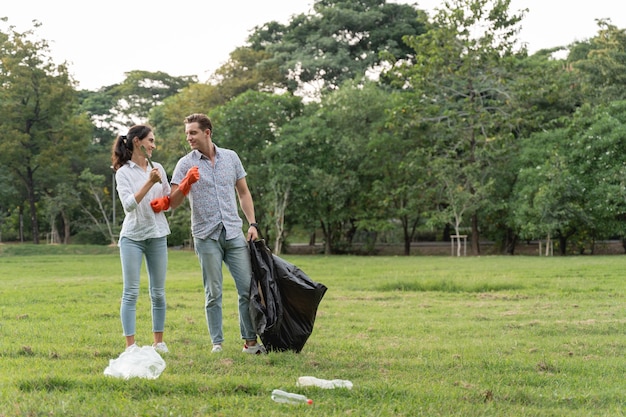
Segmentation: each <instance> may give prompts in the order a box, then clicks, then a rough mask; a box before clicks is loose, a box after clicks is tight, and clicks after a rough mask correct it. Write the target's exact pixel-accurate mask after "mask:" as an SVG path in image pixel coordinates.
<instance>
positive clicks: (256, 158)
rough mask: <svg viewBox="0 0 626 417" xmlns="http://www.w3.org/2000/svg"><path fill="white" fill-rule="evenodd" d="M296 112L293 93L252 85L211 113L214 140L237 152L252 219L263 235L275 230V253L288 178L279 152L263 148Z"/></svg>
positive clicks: (274, 141)
mask: <svg viewBox="0 0 626 417" xmlns="http://www.w3.org/2000/svg"><path fill="white" fill-rule="evenodd" d="M301 112H302V100H301V99H300V98H299V97H295V96H293V95H291V94H282V95H277V94H271V93H263V92H257V91H253V90H248V91H247V92H245V93H243V94H241V95H239V96H237V97H235V98H233V99H232V100H231V101H229V102H228V103H227V104H225V105H223V106H221V107H218V108H216V109H214V110H213V111H212V112H211V117H212V121H213V126H214V141H215V143H216V144H217V145H218V146H222V147H225V148H230V149H233V150H235V151H236V152H237V153H238V154H239V157H240V158H241V161H242V163H243V165H244V167H245V169H246V170H247V173H248V179H247V181H248V185H249V187H250V190H251V192H252V193H253V195H254V198H255V212H256V219H257V221H258V223H260V224H261V225H262V226H261V227H262V229H263V230H262V232H263V233H262V234H263V235H264V236H265V237H266V238H268V239H269V235H270V233H271V232H274V233H275V235H274V236H275V247H274V249H275V251H276V253H280V249H281V247H282V239H284V212H285V210H286V205H287V204H288V202H289V191H290V188H291V187H290V183H291V181H292V177H291V175H289V170H288V169H287V168H286V167H287V165H286V164H285V163H284V159H283V157H282V155H276V154H272V153H271V152H266V150H267V149H268V148H271V147H275V146H276V145H277V144H278V143H279V142H280V140H281V138H280V136H279V132H280V129H281V127H282V126H283V125H285V124H286V123H288V122H289V121H290V120H292V119H294V118H296V117H298V116H299V115H300V114H301ZM270 225H275V226H276V227H275V228H271V227H270Z"/></svg>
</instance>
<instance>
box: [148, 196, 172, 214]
mask: <svg viewBox="0 0 626 417" xmlns="http://www.w3.org/2000/svg"><path fill="white" fill-rule="evenodd" d="M150 206H151V207H152V211H154V212H155V213H160V212H162V211H165V210H167V209H168V208H170V196H169V195H166V196H165V197H160V198H155V199H154V200H152V201H151V202H150Z"/></svg>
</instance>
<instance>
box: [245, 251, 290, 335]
mask: <svg viewBox="0 0 626 417" xmlns="http://www.w3.org/2000/svg"><path fill="white" fill-rule="evenodd" d="M248 245H249V246H250V261H251V264H252V280H251V282H250V307H249V310H250V317H252V323H253V324H254V327H255V330H256V333H257V334H258V335H270V334H276V333H278V331H279V329H280V323H281V322H282V320H283V304H282V302H281V300H280V292H279V291H278V285H277V284H276V280H275V279H274V277H275V276H276V272H275V271H274V262H273V259H272V252H271V251H270V250H269V248H268V247H267V246H265V242H264V241H263V240H257V241H256V242H252V241H250V242H248Z"/></svg>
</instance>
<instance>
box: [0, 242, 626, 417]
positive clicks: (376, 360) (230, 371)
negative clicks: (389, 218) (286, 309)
mask: <svg viewBox="0 0 626 417" xmlns="http://www.w3.org/2000/svg"><path fill="white" fill-rule="evenodd" d="M8 246H9V245H4V246H2V245H0V369H1V371H0V416H53V415H54V416H244V415H251V416H292V415H311V416H623V415H625V414H626V396H625V395H624V393H625V392H626V382H625V378H624V375H623V374H624V369H626V358H625V355H624V352H625V350H626V338H625V337H624V330H625V323H626V318H625V311H624V297H625V293H626V282H625V280H624V270H625V268H624V265H625V264H626V258H625V257H623V256H579V257H551V258H550V257H547V258H546V257H538V256H514V257H505V256H484V257H467V258H456V257H447V256H438V257H426V256H424V257H420V256H413V257H392V256H388V257H387V256H384V257H356V256H332V257H327V256H296V255H291V256H287V255H286V256H285V257H284V258H285V259H286V260H288V261H290V262H292V263H294V264H295V265H297V266H299V267H300V268H301V269H302V270H303V271H305V272H306V273H307V274H308V275H309V276H310V277H311V278H312V279H313V280H315V281H319V282H321V283H323V284H325V285H326V286H327V287H328V292H327V293H326V295H325V297H324V299H323V300H322V302H321V304H320V307H319V310H318V315H317V321H316V323H315V329H314V331H313V334H312V335H311V337H310V338H309V340H308V342H307V344H306V345H305V347H304V349H303V350H302V352H301V353H299V354H295V353H292V352H285V353H270V354H268V355H263V356H249V355H244V354H243V353H241V345H242V344H241V341H240V340H239V332H238V322H237V310H236V294H235V289H234V284H233V281H232V278H231V277H230V275H228V273H226V278H225V281H224V283H225V293H224V331H225V337H226V342H225V344H224V352H223V353H222V354H219V355H215V354H211V353H210V348H211V343H210V339H209V336H208V332H207V328H206V322H205V319H204V309H203V291H202V285H201V278H200V273H199V266H198V263H197V260H196V257H195V255H194V254H193V253H192V252H189V251H171V252H170V255H169V256H170V258H169V259H170V264H169V275H168V282H167V301H168V316H167V322H166V333H165V341H166V342H167V344H168V346H169V348H170V351H171V353H169V354H165V355H163V356H164V359H165V362H166V364H167V367H166V369H165V371H164V372H163V374H162V375H161V376H160V377H159V378H158V379H156V380H143V379H131V380H120V379H116V378H111V377H106V376H104V375H103V371H104V369H105V368H106V366H107V365H108V362H109V360H110V359H114V358H116V357H117V356H118V355H119V354H120V353H121V351H122V350H123V347H124V341H123V337H122V331H121V324H120V319H119V302H120V295H121V272H120V264H119V256H118V254H117V251H116V249H114V248H89V247H70V248H64V247H61V246H52V247H48V246H44V245H41V246H32V245H19V246H16V247H8ZM137 341H138V343H139V344H140V345H143V344H149V343H150V342H151V329H150V311H149V298H148V292H147V279H146V278H145V276H144V277H143V278H142V288H141V296H140V301H139V304H138V317H137ZM304 375H311V376H316V377H318V378H324V379H335V378H338V379H347V380H350V381H352V382H353V384H354V388H353V389H352V390H346V389H335V390H324V389H320V388H309V387H307V388H299V387H296V385H295V383H296V380H297V378H298V377H299V376H304ZM275 388H280V389H283V390H286V391H291V392H296V393H302V394H305V395H307V396H308V397H309V398H312V399H313V401H314V403H313V405H312V406H308V405H287V404H278V403H274V402H273V401H272V400H271V399H270V393H271V391H272V390H273V389H275Z"/></svg>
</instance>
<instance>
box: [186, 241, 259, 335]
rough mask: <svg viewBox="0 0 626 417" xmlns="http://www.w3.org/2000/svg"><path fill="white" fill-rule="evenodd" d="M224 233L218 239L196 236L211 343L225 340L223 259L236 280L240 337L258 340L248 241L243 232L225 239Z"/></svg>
mask: <svg viewBox="0 0 626 417" xmlns="http://www.w3.org/2000/svg"><path fill="white" fill-rule="evenodd" d="M225 235H226V233H225V231H224V230H222V234H221V235H220V238H219V240H213V239H210V238H207V239H199V238H194V245H195V250H196V254H197V255H198V260H199V261H200V268H201V269H202V282H203V285H204V296H205V301H204V308H205V314H206V320H207V326H208V327H209V334H210V335H211V342H213V344H214V345H216V344H221V343H222V342H223V341H224V332H223V329H222V283H223V276H222V261H223V262H224V263H225V264H226V266H227V267H228V271H229V272H230V274H231V275H232V276H233V279H234V280H235V287H237V294H238V300H239V330H240V332H241V338H242V339H244V340H256V331H255V329H254V325H253V324H252V318H251V317H250V311H249V310H248V307H249V305H250V281H251V279H252V267H251V265H250V250H249V248H248V242H247V241H246V239H245V237H244V236H243V234H241V236H239V237H237V238H235V239H231V240H226V238H225Z"/></svg>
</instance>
